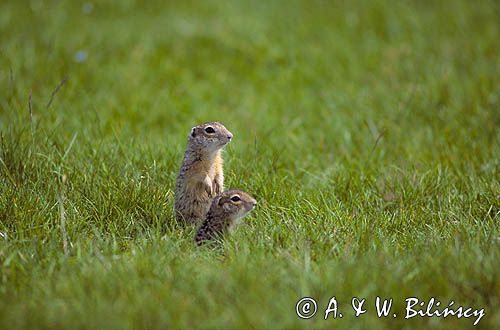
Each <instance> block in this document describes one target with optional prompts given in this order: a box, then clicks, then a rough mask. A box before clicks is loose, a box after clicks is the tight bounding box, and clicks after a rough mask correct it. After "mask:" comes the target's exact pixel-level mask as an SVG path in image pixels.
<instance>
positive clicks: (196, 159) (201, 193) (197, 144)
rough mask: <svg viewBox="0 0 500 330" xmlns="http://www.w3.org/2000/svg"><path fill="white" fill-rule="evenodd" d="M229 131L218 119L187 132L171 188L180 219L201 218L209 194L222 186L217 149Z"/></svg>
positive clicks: (195, 221) (225, 141) (192, 220)
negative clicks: (181, 160) (185, 145)
mask: <svg viewBox="0 0 500 330" xmlns="http://www.w3.org/2000/svg"><path fill="white" fill-rule="evenodd" d="M232 138H233V134H231V132H230V131H228V130H227V128H225V127H224V125H222V124H221V123H218V122H210V123H205V124H201V125H198V126H195V127H193V128H192V129H191V134H190V135H189V140H188V145H187V149H186V153H185V154H184V160H183V162H182V166H181V170H180V173H179V176H178V177H177V182H176V190H175V214H176V217H177V221H179V222H181V223H189V224H198V223H200V222H201V221H203V219H204V217H205V214H206V213H207V211H208V208H209V207H210V203H211V202H212V200H213V198H214V197H215V196H216V195H217V194H218V193H220V192H222V191H223V190H224V173H223V171H222V155H221V149H222V148H223V147H224V146H225V145H226V144H228V143H229V141H231V139H232Z"/></svg>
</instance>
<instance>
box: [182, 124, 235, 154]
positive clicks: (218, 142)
mask: <svg viewBox="0 0 500 330" xmlns="http://www.w3.org/2000/svg"><path fill="white" fill-rule="evenodd" d="M232 138H233V134H232V133H231V132H230V131H229V130H228V129H227V128H226V127H224V125H222V124H221V123H218V122H209V123H204V124H200V125H197V126H195V127H193V128H192V129H191V134H190V135H189V144H190V145H191V146H193V147H195V148H197V149H199V150H207V151H209V152H215V151H217V150H219V149H221V148H222V147H224V146H225V145H226V144H228V143H229V142H230V141H231V139H232Z"/></svg>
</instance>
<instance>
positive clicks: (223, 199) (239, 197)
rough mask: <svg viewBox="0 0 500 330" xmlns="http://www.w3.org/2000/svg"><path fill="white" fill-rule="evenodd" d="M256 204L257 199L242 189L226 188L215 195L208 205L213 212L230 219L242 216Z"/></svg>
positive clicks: (233, 219)
mask: <svg viewBox="0 0 500 330" xmlns="http://www.w3.org/2000/svg"><path fill="white" fill-rule="evenodd" d="M256 205H257V201H256V200H255V199H254V198H253V197H252V196H250V195H249V194H248V193H246V192H244V191H242V190H226V191H224V192H222V193H220V194H219V195H217V196H216V197H215V199H214V200H213V202H212V206H211V207H210V209H211V211H212V213H213V214H217V215H222V216H224V217H225V218H226V217H227V218H228V219H230V220H232V221H236V220H238V219H240V218H243V217H244V216H245V215H247V214H248V213H249V212H250V211H252V210H253V209H254V208H255V206H256Z"/></svg>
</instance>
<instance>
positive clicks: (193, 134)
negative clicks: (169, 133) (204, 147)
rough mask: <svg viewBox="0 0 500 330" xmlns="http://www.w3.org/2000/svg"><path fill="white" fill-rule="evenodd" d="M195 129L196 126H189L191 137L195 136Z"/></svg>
mask: <svg viewBox="0 0 500 330" xmlns="http://www.w3.org/2000/svg"><path fill="white" fill-rule="evenodd" d="M195 129H196V127H193V128H191V136H192V137H195V136H196V132H195Z"/></svg>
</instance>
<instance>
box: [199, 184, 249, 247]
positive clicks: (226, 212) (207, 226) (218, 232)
mask: <svg viewBox="0 0 500 330" xmlns="http://www.w3.org/2000/svg"><path fill="white" fill-rule="evenodd" d="M255 205H257V201H256V200H255V199H254V198H253V197H252V196H250V195H249V194H247V193H246V192H244V191H241V190H228V191H224V192H223V193H220V194H219V195H217V196H216V197H215V198H214V200H213V201H212V205H211V206H210V209H209V210H208V212H207V215H206V216H205V220H204V221H203V223H202V225H201V227H200V228H199V229H198V232H197V233H196V237H195V241H196V244H198V245H202V244H203V243H205V242H207V241H210V240H214V239H217V238H220V237H221V236H223V235H224V234H225V233H226V232H228V231H232V229H233V228H234V227H235V226H236V225H237V224H238V223H239V220H240V219H242V218H243V217H244V216H245V215H247V214H248V213H249V212H250V211H252V210H253V209H254V208H255Z"/></svg>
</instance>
